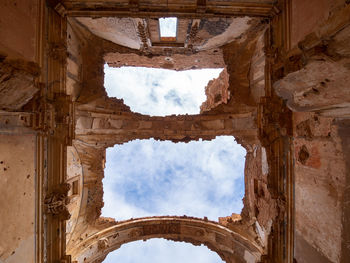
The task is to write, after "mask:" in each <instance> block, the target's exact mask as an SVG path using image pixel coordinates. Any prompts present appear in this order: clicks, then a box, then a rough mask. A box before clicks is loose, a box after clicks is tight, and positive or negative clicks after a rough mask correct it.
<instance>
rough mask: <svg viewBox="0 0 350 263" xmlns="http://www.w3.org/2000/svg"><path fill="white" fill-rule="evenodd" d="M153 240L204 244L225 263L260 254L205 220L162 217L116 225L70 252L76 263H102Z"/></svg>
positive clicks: (252, 258) (256, 257) (242, 239)
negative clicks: (129, 246)
mask: <svg viewBox="0 0 350 263" xmlns="http://www.w3.org/2000/svg"><path fill="white" fill-rule="evenodd" d="M152 238H164V239H168V240H173V241H180V242H187V243H191V244H193V245H196V246H198V245H202V244H203V245H205V246H207V247H208V248H209V249H210V250H212V251H214V252H216V253H218V255H219V256H220V257H221V258H222V259H223V260H224V261H226V262H227V263H234V262H239V263H240V262H249V263H250V262H258V261H259V260H260V256H261V254H262V252H263V251H262V248H261V247H259V246H258V245H257V244H256V243H255V242H254V241H253V240H248V239H247V238H245V237H243V236H242V235H240V234H238V233H236V232H234V231H232V230H230V229H228V228H226V227H224V226H222V225H220V224H218V223H215V222H212V221H208V220H207V219H199V218H192V217H173V216H162V217H147V218H138V219H131V220H127V221H122V222H118V223H117V224H116V225H114V226H112V227H109V228H106V229H104V230H102V231H99V232H97V233H95V234H94V235H92V236H90V237H88V238H87V239H86V240H85V241H84V242H82V243H80V245H79V246H77V247H75V248H74V249H73V250H72V251H70V252H69V253H70V254H72V256H73V260H77V261H78V262H79V263H80V262H84V263H89V262H102V260H103V259H104V258H105V257H106V256H107V255H108V253H110V252H112V251H114V250H116V249H118V248H120V247H121V246H122V245H123V244H126V243H129V242H133V241H137V240H144V241H146V240H148V239H152Z"/></svg>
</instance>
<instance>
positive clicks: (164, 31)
mask: <svg viewBox="0 0 350 263" xmlns="http://www.w3.org/2000/svg"><path fill="white" fill-rule="evenodd" d="M176 25H177V18H176V17H162V18H159V29H160V35H161V37H176Z"/></svg>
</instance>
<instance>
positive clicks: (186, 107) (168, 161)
mask: <svg viewBox="0 0 350 263" xmlns="http://www.w3.org/2000/svg"><path fill="white" fill-rule="evenodd" d="M118 71H119V72H118ZM220 71H221V70H220V69H219V70H217V69H215V70H212V69H208V70H206V71H199V70H192V71H184V72H174V71H170V70H165V71H164V70H159V69H158V70H157V69H146V68H124V69H123V68H120V69H112V68H108V67H107V66H106V67H105V73H106V74H105V87H106V90H107V92H108V94H109V96H112V97H117V98H123V99H124V101H125V103H126V104H127V105H128V106H131V109H132V110H134V111H137V112H140V113H145V114H150V115H169V114H180V113H181V114H183V113H189V114H191V113H192V114H193V113H198V112H199V106H200V105H201V103H202V102H203V101H204V100H205V95H204V87H205V86H206V84H207V83H208V81H209V80H210V79H212V78H215V77H217V76H218V75H219V73H220ZM178 73H181V74H180V75H177V74H178ZM174 74H175V75H174ZM161 113H163V114H161ZM245 153H246V152H245V149H244V148H242V147H241V146H240V145H238V144H237V143H236V142H235V140H234V138H233V137H232V136H231V137H229V136H220V137H217V138H216V139H215V140H212V141H203V142H201V141H197V142H189V143H187V144H186V143H176V144H175V143H172V142H169V141H164V142H159V141H155V140H153V139H151V140H135V141H131V142H128V143H125V144H123V145H116V146H114V147H111V148H108V149H107V153H106V158H107V160H106V168H105V178H104V180H103V185H104V197H103V198H104V207H103V209H102V216H105V217H113V218H115V219H116V220H125V219H130V218H137V217H144V216H153V215H179V216H181V215H187V216H195V217H201V218H203V217H204V216H206V217H208V218H209V219H210V220H215V221H217V220H218V217H221V216H229V215H231V213H240V212H241V209H242V206H243V204H242V198H243V195H244V158H245ZM165 261H166V262H168V263H175V262H181V263H185V262H203V263H217V262H222V260H221V259H220V258H219V257H218V256H217V255H216V254H215V253H213V252H212V251H210V250H209V249H207V248H206V247H203V246H200V247H195V246H192V245H191V244H185V243H181V242H172V241H166V240H163V239H155V240H149V241H147V242H142V241H141V242H132V243H130V244H126V245H123V246H122V247H121V248H120V249H118V250H116V251H114V252H112V253H110V254H109V255H108V257H107V258H106V260H105V261H104V263H116V262H123V263H131V262H145V263H148V262H149V263H151V262H152V263H157V262H159V263H160V262H165Z"/></svg>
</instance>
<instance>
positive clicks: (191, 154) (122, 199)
mask: <svg viewBox="0 0 350 263" xmlns="http://www.w3.org/2000/svg"><path fill="white" fill-rule="evenodd" d="M245 154H246V151H245V149H244V148H243V147H242V146H240V145H239V144H237V143H236V142H235V139H234V137H232V136H220V137H217V138H216V139H214V140H212V141H192V142H189V143H172V142H170V141H162V142H160V141H155V140H153V139H150V140H135V141H131V142H129V143H125V144H123V145H116V146H115V147H113V148H108V149H107V151H106V168H105V177H104V179H103V187H104V196H103V198H104V207H103V208H102V216H104V217H112V218H115V219H116V220H118V221H119V220H126V219H130V218H138V217H147V216H155V215H158V216H159V215H178V216H182V215H186V216H194V217H199V218H204V217H207V218H208V219H209V220H213V221H217V220H218V217H224V216H228V215H231V214H232V213H237V214H239V213H240V212H241V210H242V208H243V203H242V198H243V196H244V165H245Z"/></svg>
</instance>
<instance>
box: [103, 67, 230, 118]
mask: <svg viewBox="0 0 350 263" xmlns="http://www.w3.org/2000/svg"><path fill="white" fill-rule="evenodd" d="M222 70H223V69H222V68H219V69H198V70H186V71H175V70H167V69H157V68H146V67H120V68H113V67H109V66H108V65H105V69H104V71H105V88H106V91H107V94H108V96H109V97H116V98H119V99H121V98H122V99H124V103H125V104H126V105H128V106H129V107H130V108H131V110H132V111H134V112H138V113H142V114H147V115H152V116H167V115H171V114H199V112H200V106H201V104H202V103H203V102H204V101H205V100H206V99H207V98H206V95H205V87H206V86H207V84H208V82H209V81H210V80H212V79H215V78H217V77H219V74H220V73H221V71H222Z"/></svg>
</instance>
